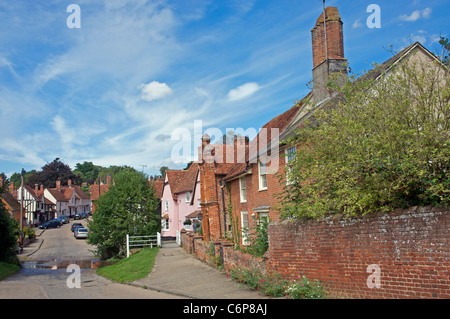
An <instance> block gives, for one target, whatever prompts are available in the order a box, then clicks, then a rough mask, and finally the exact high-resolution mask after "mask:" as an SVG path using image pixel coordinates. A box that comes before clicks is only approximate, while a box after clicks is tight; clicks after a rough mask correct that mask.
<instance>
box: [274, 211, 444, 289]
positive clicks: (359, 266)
mask: <svg viewBox="0 0 450 319" xmlns="http://www.w3.org/2000/svg"><path fill="white" fill-rule="evenodd" d="M449 230H450V210H449V208H443V209H439V208H431V207H419V208H417V207H413V208H410V209H407V210H402V209H399V210H396V211H394V212H390V213H378V214H372V215H366V216H365V217H361V218H351V219H342V218H336V217H335V218H328V219H327V220H324V221H320V222H318V221H297V222H289V221H278V222H274V223H271V224H270V226H269V238H270V239H269V240H270V246H269V254H268V261H267V263H266V266H267V269H268V270H274V271H277V272H279V273H281V274H282V275H284V276H286V277H294V276H297V275H298V274H299V273H303V275H305V276H307V277H309V278H313V279H318V280H320V281H321V282H322V283H323V284H324V285H325V286H326V288H327V291H328V292H329V293H331V294H332V295H334V296H337V297H348V298H450V231H449ZM369 265H378V266H379V269H380V270H381V273H380V277H379V278H380V282H379V283H380V288H376V287H374V288H369V287H368V285H367V279H368V277H369V275H371V274H373V270H372V271H371V272H370V273H368V272H367V267H368V266H369ZM371 282H372V281H371Z"/></svg>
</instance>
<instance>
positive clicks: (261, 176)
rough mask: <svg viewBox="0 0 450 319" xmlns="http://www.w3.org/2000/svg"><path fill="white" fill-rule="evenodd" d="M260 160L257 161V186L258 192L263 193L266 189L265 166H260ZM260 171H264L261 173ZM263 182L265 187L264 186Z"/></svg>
mask: <svg viewBox="0 0 450 319" xmlns="http://www.w3.org/2000/svg"><path fill="white" fill-rule="evenodd" d="M261 163H262V162H261V160H258V184H259V190H260V191H263V190H266V189H267V164H266V163H264V164H263V166H261ZM262 170H264V171H263V172H262ZM264 182H265V184H266V185H264Z"/></svg>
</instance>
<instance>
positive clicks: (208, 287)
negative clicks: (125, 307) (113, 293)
mask: <svg viewBox="0 0 450 319" xmlns="http://www.w3.org/2000/svg"><path fill="white" fill-rule="evenodd" d="M132 285H136V286H141V287H145V288H147V289H153V290H157V291H161V292H165V293H170V294H174V295H177V296H181V297H185V298H194V299H268V297H267V296H264V295H263V294H261V295H260V294H259V293H258V292H257V291H256V290H253V289H250V288H247V287H245V286H243V285H241V284H239V283H237V282H236V281H234V280H232V279H230V278H227V276H226V274H225V273H224V272H223V271H220V270H218V269H217V268H214V267H212V266H209V265H208V264H206V263H204V262H202V261H200V260H198V259H197V258H195V257H194V256H192V255H191V254H189V253H187V252H186V251H185V250H184V249H183V248H182V247H178V246H177V245H176V244H172V243H167V244H163V247H162V248H160V250H159V252H158V254H157V256H156V261H155V267H154V268H153V271H152V272H151V273H150V274H149V275H148V277H146V278H143V279H139V280H136V281H134V282H133V283H132Z"/></svg>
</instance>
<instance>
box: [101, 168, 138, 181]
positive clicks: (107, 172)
mask: <svg viewBox="0 0 450 319" xmlns="http://www.w3.org/2000/svg"><path fill="white" fill-rule="evenodd" d="M129 169H132V168H131V167H129V166H126V165H125V166H116V165H111V166H110V167H101V168H100V171H99V173H98V177H100V178H101V179H102V182H103V183H104V182H106V178H107V177H108V176H111V177H112V178H113V179H114V176H115V175H116V174H117V173H119V172H120V171H122V170H129Z"/></svg>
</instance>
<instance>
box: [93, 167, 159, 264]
mask: <svg viewBox="0 0 450 319" xmlns="http://www.w3.org/2000/svg"><path fill="white" fill-rule="evenodd" d="M95 205H96V210H95V213H94V214H93V216H92V221H90V222H89V224H88V227H89V242H90V243H91V244H93V245H95V246H96V247H97V255H98V256H100V257H101V258H104V259H107V258H111V257H113V256H117V255H120V254H123V252H124V248H125V245H126V235H127V234H130V235H134V236H140V235H155V234H156V232H158V231H160V228H161V216H160V215H159V214H158V213H157V212H156V209H157V207H158V199H157V198H156V197H155V195H154V189H153V187H152V186H151V185H150V184H149V182H148V178H147V176H145V174H143V173H140V172H137V171H136V170H134V169H131V168H130V169H123V170H121V171H120V172H118V173H117V174H116V175H115V178H114V184H113V185H111V186H110V188H109V191H108V192H106V193H104V194H103V195H101V196H100V198H99V199H98V200H97V202H96V204H95Z"/></svg>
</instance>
